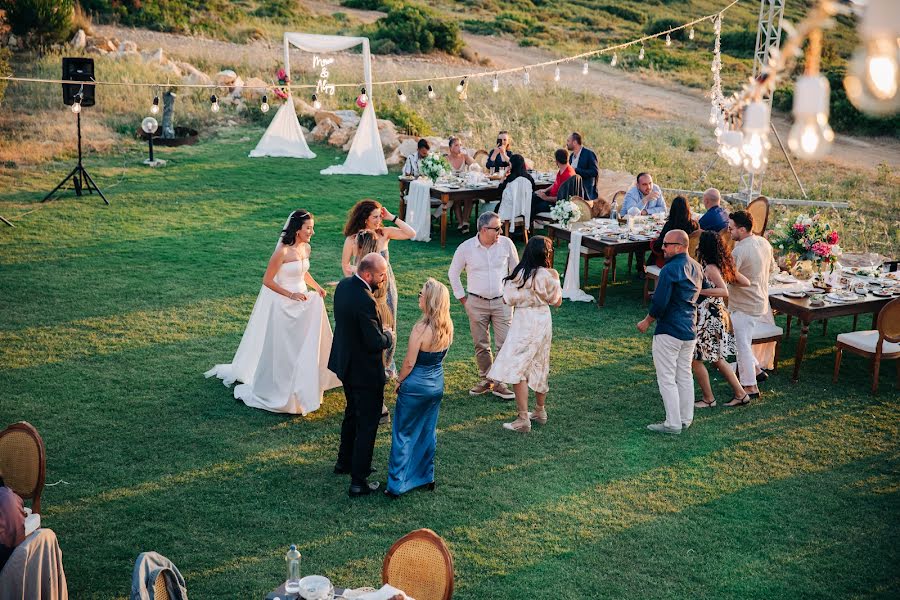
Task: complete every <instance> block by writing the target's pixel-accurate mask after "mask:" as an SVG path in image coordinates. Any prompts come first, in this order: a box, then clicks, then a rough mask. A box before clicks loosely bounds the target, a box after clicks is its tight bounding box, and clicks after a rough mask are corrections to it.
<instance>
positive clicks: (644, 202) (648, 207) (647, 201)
mask: <svg viewBox="0 0 900 600" xmlns="http://www.w3.org/2000/svg"><path fill="white" fill-rule="evenodd" d="M632 208H636V209H638V211H640V214H642V215H654V214H657V213H662V214H666V199H665V198H663V193H662V190H661V189H659V186H658V185H655V184H654V183H653V177H652V176H651V175H650V173H640V174H639V175H638V176H637V183H636V184H635V185H634V186H632V187H631V189H630V190H628V193H626V194H625V201H624V202H623V203H622V213H623V214H625V215H627V214H628V211H629V210H630V209H632Z"/></svg>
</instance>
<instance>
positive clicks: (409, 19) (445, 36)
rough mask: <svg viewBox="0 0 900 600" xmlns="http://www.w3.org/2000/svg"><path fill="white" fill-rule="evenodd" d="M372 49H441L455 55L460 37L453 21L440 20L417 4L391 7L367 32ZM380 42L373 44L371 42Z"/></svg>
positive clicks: (379, 50) (418, 50)
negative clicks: (391, 45) (391, 46)
mask: <svg viewBox="0 0 900 600" xmlns="http://www.w3.org/2000/svg"><path fill="white" fill-rule="evenodd" d="M370 37H371V38H372V39H373V44H372V47H373V50H376V51H378V52H381V53H384V52H385V48H388V47H390V46H389V45H388V44H387V41H390V42H392V44H393V48H396V50H397V51H400V52H421V53H423V54H425V53H428V52H432V51H434V50H443V51H444V52H447V53H449V54H459V51H460V50H462V46H463V43H462V38H460V35H459V27H458V26H457V25H456V23H453V22H448V21H443V20H441V19H439V18H438V17H437V16H435V15H433V14H431V13H430V12H429V11H428V10H427V9H426V8H424V7H420V6H412V5H408V6H403V7H400V8H392V9H391V10H390V11H389V12H388V14H387V16H386V17H384V18H383V19H379V20H378V21H377V22H376V23H375V27H374V31H373V32H372V34H371V35H370ZM378 40H385V41H380V42H379V43H377V44H376V43H375V42H374V41H378Z"/></svg>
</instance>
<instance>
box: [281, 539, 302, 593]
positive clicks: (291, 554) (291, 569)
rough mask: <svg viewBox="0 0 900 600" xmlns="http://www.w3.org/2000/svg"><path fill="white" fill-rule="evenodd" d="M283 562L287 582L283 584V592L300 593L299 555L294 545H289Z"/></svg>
mask: <svg viewBox="0 0 900 600" xmlns="http://www.w3.org/2000/svg"><path fill="white" fill-rule="evenodd" d="M284 560H285V561H286V562H287V580H286V581H285V582H284V591H285V592H287V593H289V594H296V593H298V592H299V591H300V553H299V552H298V551H297V546H296V545H295V544H291V548H290V550H288V551H287V554H285V556H284Z"/></svg>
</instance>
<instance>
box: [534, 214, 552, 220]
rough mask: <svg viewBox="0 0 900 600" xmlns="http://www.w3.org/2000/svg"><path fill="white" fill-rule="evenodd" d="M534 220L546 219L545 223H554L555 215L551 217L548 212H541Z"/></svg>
mask: <svg viewBox="0 0 900 600" xmlns="http://www.w3.org/2000/svg"><path fill="white" fill-rule="evenodd" d="M534 218H535V219H544V220H545V221H552V220H553V215H551V214H550V213H548V212H539V213H538V214H536V215H534Z"/></svg>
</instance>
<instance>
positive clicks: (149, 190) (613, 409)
mask: <svg viewBox="0 0 900 600" xmlns="http://www.w3.org/2000/svg"><path fill="white" fill-rule="evenodd" d="M244 135H246V136H248V137H244V138H242V137H241V136H244ZM257 135H258V131H255V130H254V131H248V130H236V131H232V132H231V133H227V134H225V135H223V136H222V137H220V138H218V139H216V140H214V141H212V142H204V143H201V144H200V145H198V146H195V147H193V148H183V149H178V150H169V149H158V150H157V153H158V155H159V156H160V157H162V158H166V159H169V160H170V161H171V162H170V163H169V165H168V166H167V167H165V168H164V169H159V170H151V169H148V168H145V167H143V166H140V165H139V163H138V161H137V154H136V152H135V151H132V152H131V153H130V154H127V155H126V157H127V158H126V160H125V165H124V167H123V161H122V159H121V157H115V156H113V157H105V158H93V157H91V158H89V159H88V168H89V169H90V170H91V171H92V172H93V174H94V175H95V178H96V179H97V182H98V183H99V184H100V186H101V187H102V188H103V189H104V191H105V192H106V193H107V195H108V197H109V199H110V201H111V202H112V205H111V206H109V207H105V206H103V205H102V203H101V202H100V201H99V199H97V198H95V197H94V198H92V197H84V198H81V199H75V198H74V196H73V195H72V194H71V193H70V194H68V195H66V196H65V197H64V199H62V200H59V201H56V202H52V203H49V204H46V205H40V204H38V202H37V201H38V200H39V199H40V198H41V197H42V196H43V193H44V191H45V190H47V189H49V188H51V187H52V186H53V185H54V184H55V183H56V181H57V180H58V179H59V178H61V177H62V176H63V175H64V174H65V173H66V172H67V171H68V169H69V168H70V165H68V164H65V163H49V164H47V165H44V166H41V167H40V168H39V170H28V171H23V172H21V173H20V174H19V175H18V176H15V175H13V176H10V177H9V178H5V182H6V183H8V184H12V185H9V186H4V187H6V190H5V191H4V193H3V194H2V197H0V214H2V215H4V216H7V217H11V216H17V215H21V214H22V213H24V212H26V211H28V210H33V209H37V210H36V211H35V212H33V213H31V214H28V215H26V216H24V217H23V218H21V219H19V220H17V221H16V224H17V227H16V228H14V229H12V228H7V227H5V226H2V225H0V315H2V317H0V390H2V397H0V398H2V399H0V425H5V424H7V423H10V422H13V421H18V420H27V421H29V422H31V423H32V424H34V425H35V426H36V427H37V428H38V430H39V431H40V432H41V435H42V436H43V438H44V441H45V443H46V446H47V454H48V473H47V481H48V482H51V483H52V482H57V481H59V480H65V482H67V483H60V484H58V485H55V486H53V487H47V488H45V490H44V496H43V501H42V503H43V506H44V512H43V515H42V519H43V523H44V525H45V526H47V527H50V528H52V529H54V530H55V531H56V533H57V535H58V536H59V539H60V543H61V545H62V548H63V552H64V562H65V568H66V574H67V578H68V582H69V588H70V591H71V595H72V597H73V598H78V599H83V598H124V597H126V596H127V594H128V591H129V589H130V583H131V569H132V566H133V564H134V559H135V558H136V556H137V555H138V553H140V552H142V551H145V550H156V551H158V552H160V553H162V554H164V555H166V556H167V557H169V558H170V559H172V560H173V561H174V562H175V564H176V565H178V567H179V569H181V571H182V573H183V574H184V575H185V578H186V579H187V587H188V590H189V592H190V595H191V597H193V598H213V597H221V598H262V597H263V596H264V594H265V593H266V592H268V591H269V590H271V589H273V588H275V587H276V586H277V585H279V584H280V583H281V582H282V580H283V578H284V559H283V556H284V552H285V551H286V550H287V547H288V544H290V543H296V544H298V547H299V549H300V551H301V552H302V553H303V566H302V570H303V573H304V574H312V573H319V574H324V575H327V576H328V577H330V578H331V579H332V580H333V581H334V582H335V583H337V584H338V585H342V586H354V587H356V586H363V585H372V586H377V585H378V584H379V582H380V572H381V563H382V560H383V558H384V555H385V553H386V551H387V549H388V547H389V546H390V545H391V543H392V542H393V541H394V540H396V539H397V538H398V537H400V536H401V535H403V534H405V533H407V532H408V531H410V530H413V529H416V528H419V527H429V528H431V529H434V530H435V531H437V532H438V533H439V534H440V535H442V536H443V537H444V538H445V539H446V540H447V542H448V543H449V544H450V547H451V550H452V552H453V555H454V559H455V563H456V584H457V592H456V594H455V597H457V598H460V599H476V598H477V599H487V598H490V599H498V600H499V599H510V600H513V599H515V600H520V599H523V598H561V599H572V600H575V599H579V600H580V599H582V598H636V599H649V598H667V599H668V598H767V599H768V598H791V599H793V598H813V597H816V598H823V597H829V598H846V597H854V598H873V597H884V598H887V597H897V595H898V594H900V578H898V571H897V569H896V565H897V564H900V555H898V554H900V552H898V548H900V544H898V542H900V535H898V531H900V528H898V525H900V518H898V508H900V503H898V499H900V478H898V467H900V444H898V430H900V426H898V423H900V395H898V393H897V391H896V388H894V387H893V384H894V381H895V380H894V373H893V366H891V365H886V366H885V368H884V369H883V371H884V374H883V376H882V381H881V386H882V391H881V393H880V395H879V396H878V397H872V396H870V395H869V393H868V389H869V385H870V375H869V372H868V369H867V367H866V364H865V363H864V362H863V361H862V360H861V359H859V358H856V357H853V356H848V357H847V358H845V359H844V363H843V368H842V373H841V379H840V381H839V383H838V384H836V385H831V384H830V375H831V369H832V365H833V350H832V348H833V345H834V339H835V336H836V335H837V333H839V332H841V331H847V330H848V329H849V328H850V320H849V319H838V320H834V321H832V322H830V323H829V326H828V333H827V335H822V333H821V327H819V326H814V327H813V329H812V333H811V336H810V345H809V348H808V351H807V352H808V354H807V360H806V361H805V362H804V364H803V371H802V380H801V382H800V383H799V384H797V385H792V384H791V383H790V381H789V372H790V368H791V367H792V363H793V360H792V357H793V352H794V349H795V343H796V340H797V332H796V330H795V331H794V333H793V334H792V337H791V338H790V339H788V340H787V341H786V343H785V344H784V347H783V349H782V353H781V354H782V358H783V360H782V365H781V366H782V368H781V369H780V370H779V371H778V373H777V374H776V375H775V376H774V377H773V378H772V379H770V380H769V382H768V384H767V385H766V386H765V387H764V391H765V397H764V398H763V399H762V400H761V401H759V402H757V403H754V404H753V405H751V406H749V407H747V408H742V409H725V408H714V409H711V410H707V411H703V412H700V413H698V415H697V419H696V421H695V424H694V426H693V427H692V428H691V429H690V430H689V431H688V432H686V433H685V434H684V435H681V436H679V437H674V436H672V437H669V436H660V435H654V434H651V433H650V432H648V431H647V430H646V429H645V428H644V426H645V425H646V424H647V423H650V422H656V421H660V420H661V419H662V416H663V409H662V403H661V401H660V398H659V392H658V390H657V387H656V379H655V376H654V370H653V365H652V361H651V358H650V341H651V338H650V336H644V335H640V334H639V333H638V332H637V330H636V329H635V323H636V322H637V321H638V320H639V319H640V318H642V317H643V315H644V312H645V311H644V308H643V307H642V305H641V300H640V298H641V285H640V282H638V281H637V280H634V279H632V277H631V276H629V275H628V274H627V272H626V269H625V264H624V262H625V261H620V264H619V273H618V276H619V277H618V283H617V284H615V285H612V286H611V289H610V293H609V296H608V299H607V307H606V308H604V309H602V310H598V309H597V307H596V305H594V304H579V303H570V302H566V303H565V304H564V305H563V306H562V307H561V308H559V309H554V311H553V318H554V345H553V352H552V355H551V357H552V372H551V378H550V386H551V391H550V395H549V398H548V409H549V414H550V422H549V423H548V424H547V426H545V427H543V428H536V429H535V430H534V431H533V432H532V433H531V434H530V435H527V436H520V435H515V434H512V433H510V432H507V431H504V430H502V429H501V427H500V424H501V422H502V421H503V420H505V419H509V418H511V417H512V416H513V414H514V409H513V406H512V404H511V403H504V402H502V401H499V400H496V399H494V398H492V397H491V398H485V397H479V398H473V397H470V396H469V395H468V393H467V389H468V388H469V386H470V385H471V384H472V383H473V381H474V377H475V364H474V360H473V353H472V347H471V338H470V336H469V333H468V323H467V321H466V318H465V315H464V313H463V311H462V310H461V307H460V306H458V305H455V306H454V307H453V316H454V321H455V323H456V327H457V336H456V341H455V343H454V345H453V347H452V348H451V351H450V353H449V355H448V357H447V362H446V368H447V390H446V396H445V398H444V403H443V406H442V410H441V416H440V420H439V423H438V426H439V432H438V434H439V435H438V449H437V458H436V462H437V465H436V469H437V490H436V491H435V492H434V493H428V492H412V493H410V494H408V495H407V496H405V497H403V498H402V499H401V500H399V501H397V502H391V501H388V500H387V499H385V498H384V497H382V496H377V497H369V498H361V499H354V500H351V499H349V498H348V497H347V495H346V487H347V483H348V481H347V479H346V478H345V477H337V476H335V475H333V474H332V473H331V467H332V464H333V462H334V458H335V454H336V449H337V443H338V431H339V423H340V415H341V412H342V407H343V396H342V394H341V392H340V390H333V391H331V392H329V393H327V394H326V396H325V400H324V404H323V406H322V408H321V409H320V410H319V411H318V412H316V413H313V414H312V415H311V416H310V417H308V418H305V419H304V418H301V417H289V416H283V415H275V414H269V413H265V412H263V411H258V410H254V409H250V408H247V407H245V406H243V405H242V404H240V403H237V402H235V401H234V399H233V398H232V397H231V394H230V392H229V390H227V389H225V388H224V387H223V386H222V385H221V383H220V382H219V381H218V380H215V379H212V380H207V379H204V378H203V376H202V373H203V371H205V370H206V369H208V368H209V367H210V366H212V365H213V364H215V363H220V362H228V361H229V360H230V358H231V356H232V354H233V352H234V350H235V349H236V347H237V344H238V342H239V340H240V336H241V333H242V332H243V329H244V326H245V324H246V321H247V318H248V316H249V313H250V309H251V307H252V305H253V301H254V299H255V297H256V294H257V292H258V290H259V287H260V282H261V278H262V273H263V270H264V267H265V264H266V261H267V259H268V257H269V253H270V252H271V250H272V248H273V246H274V244H275V241H276V238H277V235H278V231H279V228H280V227H281V224H282V223H283V222H284V219H285V217H286V216H287V214H288V213H289V212H290V211H291V210H293V209H297V208H305V209H309V210H311V211H312V212H313V213H315V215H316V236H315V237H314V238H313V241H312V245H313V256H312V273H313V275H314V276H315V277H316V278H317V279H318V280H319V281H320V282H328V281H335V280H337V279H338V278H339V276H340V245H341V242H342V238H341V234H340V230H341V227H342V225H343V222H344V217H345V215H346V212H347V210H348V208H349V207H350V206H351V205H352V204H353V203H354V202H355V201H356V200H358V199H360V198H364V197H374V198H377V199H379V200H382V201H385V202H387V204H388V206H389V207H390V208H392V209H396V206H397V183H396V177H395V176H393V175H389V176H385V177H378V178H374V177H324V176H320V175H319V170H320V169H321V168H323V167H324V166H327V165H328V164H332V163H333V162H334V161H335V160H336V158H337V153H336V151H335V150H333V149H330V148H324V147H317V148H316V151H318V152H320V156H319V158H317V159H315V160H312V161H303V160H290V159H258V160H250V159H248V158H246V156H247V153H248V151H249V150H250V149H251V148H252V147H253V145H254V144H255V143H256V136H257ZM341 160H343V157H341ZM460 241H461V238H459V237H458V236H455V235H454V234H451V235H450V237H449V243H448V246H447V248H446V249H444V250H442V249H441V248H440V246H439V244H438V243H437V242H432V243H429V244H421V243H412V242H394V244H392V246H391V249H392V252H391V257H392V263H393V267H394V271H395V273H396V274H397V279H398V284H399V288H400V294H401V300H400V327H399V328H400V335H401V340H403V341H405V338H406V336H407V334H408V332H409V330H410V328H411V326H412V324H413V321H414V319H415V317H416V313H417V310H416V304H415V294H416V292H417V290H418V289H419V286H420V285H421V283H422V282H423V280H424V279H425V278H426V277H427V276H433V277H436V278H438V279H440V280H443V281H445V282H446V274H447V267H448V265H449V262H450V258H451V256H452V252H453V248H454V247H455V245H456V244H457V243H459V242H460ZM564 259H565V250H564V249H560V251H559V252H558V253H557V257H556V262H557V266H558V267H562V265H563V264H564ZM601 267H602V265H601V261H599V260H595V261H593V264H592V272H591V277H590V281H589V284H588V291H591V292H595V291H596V287H592V286H596V284H597V281H598V278H599V270H600V268H601ZM328 305H329V307H330V296H329V299H328ZM860 323H861V326H868V323H869V320H868V318H866V317H864V318H863V319H861V321H860ZM714 385H715V389H716V393H717V395H718V398H719V399H720V401H721V400H727V399H728V398H729V396H728V393H729V389H728V387H727V385H726V384H724V383H723V382H722V380H721V378H718V379H717V380H715V382H714ZM392 402H393V396H391V403H392ZM389 447H390V434H389V431H387V430H384V429H383V430H382V431H381V432H380V433H379V436H378V441H377V444H376V450H375V465H376V466H377V467H378V469H379V475H380V479H381V480H382V481H383V480H384V473H385V470H386V464H387V455H388V451H389ZM891 565H894V566H893V567H892V566H891Z"/></svg>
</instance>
